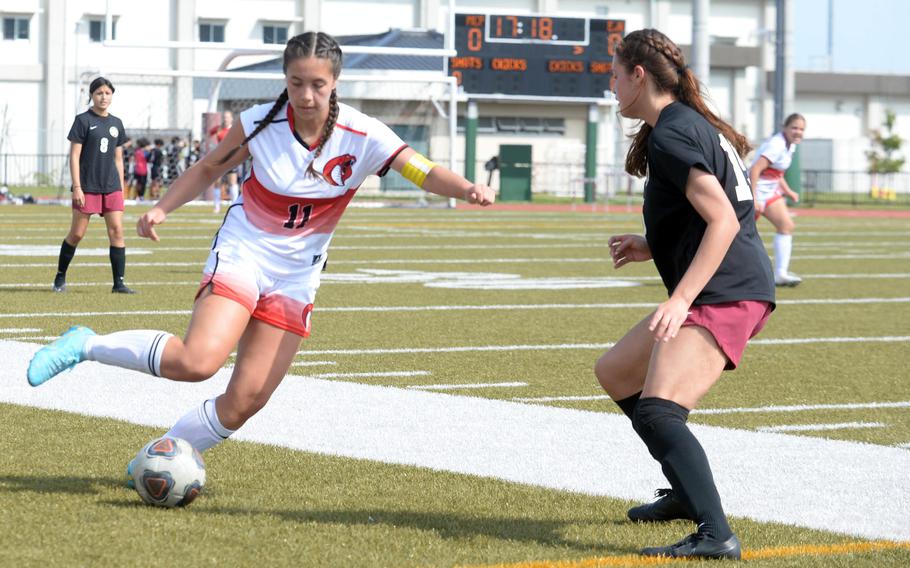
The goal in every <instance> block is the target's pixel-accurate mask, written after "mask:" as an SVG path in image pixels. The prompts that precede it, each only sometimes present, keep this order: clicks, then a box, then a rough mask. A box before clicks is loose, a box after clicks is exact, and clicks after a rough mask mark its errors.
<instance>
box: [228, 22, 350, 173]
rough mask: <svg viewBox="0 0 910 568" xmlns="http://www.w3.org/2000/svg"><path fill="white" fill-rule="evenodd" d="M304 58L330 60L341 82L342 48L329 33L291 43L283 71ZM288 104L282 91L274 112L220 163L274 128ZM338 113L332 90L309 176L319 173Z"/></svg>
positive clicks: (311, 34) (300, 37) (304, 35)
mask: <svg viewBox="0 0 910 568" xmlns="http://www.w3.org/2000/svg"><path fill="white" fill-rule="evenodd" d="M303 57H319V58H323V59H328V60H329V61H330V62H331V64H332V76H333V77H334V78H335V79H338V76H339V75H341V64H342V54H341V47H339V45H338V42H336V41H335V38H333V37H332V36H330V35H329V34H327V33H324V32H304V33H302V34H299V35H296V36H294V37H292V38H291V39H289V40H288V43H287V45H286V46H285V48H284V54H283V58H282V70H283V71H284V72H285V73H287V70H288V65H290V64H291V62H293V61H296V60H297V59H300V58H303ZM287 102H288V90H287V89H284V90H283V91H281V94H280V95H278V98H277V99H275V103H274V104H273V105H272V108H270V109H269V112H268V113H266V115H265V117H263V119H262V120H261V121H259V124H258V125H256V128H255V129H253V131H252V132H250V133H249V135H247V137H246V138H244V139H243V142H241V143H240V145H239V146H237V147H236V148H233V149H232V150H231V151H230V152H228V154H227V155H226V156H225V157H224V158H222V159H221V160H219V161H218V163H219V164H223V163H225V162H227V161H228V160H230V159H231V157H232V156H233V155H234V154H236V153H237V151H238V150H240V149H241V148H243V147H244V146H246V145H247V144H248V143H249V141H250V140H252V139H253V138H255V137H256V135H258V134H259V133H260V132H262V131H263V130H264V129H265V128H266V127H267V126H268V125H269V124H271V122H272V120H273V119H274V118H275V116H276V115H277V114H278V112H279V111H280V110H281V109H282V108H284V105H285V103H287ZM338 111H339V109H338V95H337V94H336V93H335V89H332V95H331V97H330V98H329V116H328V118H327V119H326V121H325V126H323V128H322V134H321V135H320V136H319V145H317V146H316V148H315V150H314V153H313V161H311V162H310V166H309V167H308V168H307V175H318V174H317V173H316V170H315V169H313V163H314V162H315V158H317V157H319V155H320V154H321V153H322V148H323V147H324V146H325V143H326V141H327V140H328V139H329V136H331V135H332V131H333V130H334V129H335V122H336V121H337V120H338Z"/></svg>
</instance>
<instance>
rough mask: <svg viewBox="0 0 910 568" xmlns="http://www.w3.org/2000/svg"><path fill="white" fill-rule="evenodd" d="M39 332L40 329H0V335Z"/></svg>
mask: <svg viewBox="0 0 910 568" xmlns="http://www.w3.org/2000/svg"><path fill="white" fill-rule="evenodd" d="M36 331H41V328H40V327H7V328H2V329H0V333H35V332H36Z"/></svg>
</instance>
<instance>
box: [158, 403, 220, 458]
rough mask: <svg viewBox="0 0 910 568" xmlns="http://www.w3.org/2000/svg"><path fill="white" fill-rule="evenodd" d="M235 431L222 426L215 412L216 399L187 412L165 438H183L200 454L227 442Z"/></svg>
mask: <svg viewBox="0 0 910 568" xmlns="http://www.w3.org/2000/svg"><path fill="white" fill-rule="evenodd" d="M234 432H235V430H228V429H227V428H225V427H224V426H223V425H222V424H221V420H220V419H219V418H218V412H217V411H216V410H215V399H214V398H212V399H209V400H207V401H205V402H203V403H202V404H200V405H199V406H197V407H196V408H194V409H193V410H190V411H189V412H187V413H186V414H185V415H184V416H183V417H182V418H181V419H180V420H178V421H177V423H176V424H174V426H173V427H172V428H171V429H170V430H168V431H167V434H165V436H169V437H171V438H183V439H184V440H186V441H187V442H189V443H190V444H192V445H193V447H194V448H196V449H197V450H199V451H200V452H204V451H205V450H207V449H209V448H211V447H214V446H217V445H218V444H220V443H221V442H223V441H225V440H227V439H228V438H229V437H230V436H231V434H233V433H234Z"/></svg>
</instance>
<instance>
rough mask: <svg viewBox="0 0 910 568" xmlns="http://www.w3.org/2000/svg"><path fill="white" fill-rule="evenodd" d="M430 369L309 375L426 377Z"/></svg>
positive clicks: (329, 376) (321, 376) (336, 376)
mask: <svg viewBox="0 0 910 568" xmlns="http://www.w3.org/2000/svg"><path fill="white" fill-rule="evenodd" d="M430 374H432V373H430V372H429V371H376V372H371V373H319V374H317V375H307V377H309V378H312V379H368V378H372V377H426V376H428V375H430Z"/></svg>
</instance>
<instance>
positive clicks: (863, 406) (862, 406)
mask: <svg viewBox="0 0 910 568" xmlns="http://www.w3.org/2000/svg"><path fill="white" fill-rule="evenodd" d="M870 408H875V409H882V408H910V400H907V401H900V402H848V403H843V404H794V405H789V406H753V407H740V408H696V409H695V410H693V411H692V414H753V413H765V412H810V411H813V410H867V409H870Z"/></svg>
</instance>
